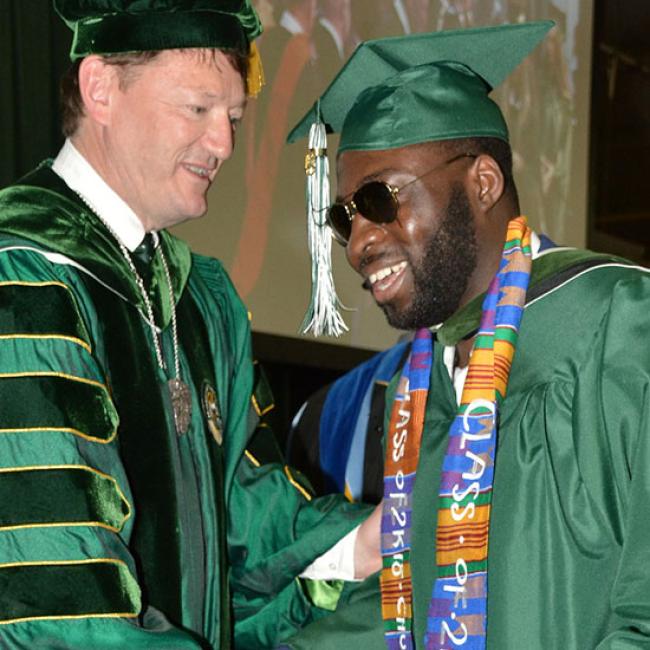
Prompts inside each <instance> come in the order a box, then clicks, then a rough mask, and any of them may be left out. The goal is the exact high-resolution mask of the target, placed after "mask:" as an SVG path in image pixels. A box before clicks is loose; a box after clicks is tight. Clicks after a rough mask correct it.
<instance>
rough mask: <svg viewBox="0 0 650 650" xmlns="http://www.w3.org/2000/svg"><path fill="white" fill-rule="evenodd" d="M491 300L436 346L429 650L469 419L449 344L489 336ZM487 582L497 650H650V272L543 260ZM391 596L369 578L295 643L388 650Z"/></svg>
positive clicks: (420, 590)
mask: <svg viewBox="0 0 650 650" xmlns="http://www.w3.org/2000/svg"><path fill="white" fill-rule="evenodd" d="M597 263H599V264H600V265H597V266H596V265H595V264H597ZM572 265H573V267H574V272H571V273H567V269H568V268H569V267H571V266H572ZM576 265H578V266H577V268H578V269H579V270H580V272H578V273H576V272H575V269H576ZM569 275H570V276H571V277H569ZM549 286H553V288H552V289H551V290H548V288H549ZM535 295H536V296H537V297H534V296H535ZM481 301H482V297H480V298H478V299H477V300H475V301H473V302H472V303H471V304H469V305H467V306H466V307H465V308H464V309H463V310H461V311H459V312H458V313H457V314H455V315H454V316H453V317H452V318H451V319H450V320H449V321H448V322H446V323H445V324H444V326H443V327H442V329H441V330H440V331H439V333H438V336H437V339H438V340H437V341H436V342H435V343H434V362H433V368H432V378H431V389H430V392H429V397H428V402H427V409H426V420H425V429H424V432H423V438H422V448H421V452H420V460H419V466H418V473H417V479H416V484H415V490H414V497H413V499H414V500H413V550H412V555H411V561H412V574H413V590H414V592H413V593H414V628H415V633H414V639H415V643H416V647H418V648H422V647H423V639H424V634H425V629H426V620H427V608H428V605H429V600H430V597H431V591H432V586H433V581H434V578H435V572H436V568H435V534H436V502H437V494H438V488H439V483H440V470H441V464H442V459H443V456H444V453H445V449H446V444H447V432H448V429H449V425H450V423H451V421H452V419H453V417H454V415H455V413H456V410H457V405H456V404H457V403H456V396H455V392H454V388H453V385H452V382H451V380H450V377H449V373H448V371H447V369H446V368H445V366H444V363H443V354H442V351H443V345H455V344H456V343H457V342H458V341H459V340H460V339H461V338H463V337H464V336H466V335H468V334H470V333H471V332H473V331H475V330H476V328H477V326H478V323H479V316H480V304H481ZM394 384H395V382H393V384H392V386H391V388H392V391H391V390H390V389H389V399H388V400H387V403H388V404H389V405H390V402H391V399H392V398H391V397H390V396H391V395H394V388H395V386H394ZM388 410H389V411H390V408H389V409H388ZM488 572H489V573H488V584H489V587H488V590H489V591H488V593H489V595H488V621H487V647H488V649H489V650H524V649H525V650H568V649H571V650H594V649H597V650H628V649H630V650H631V649H633V648H634V649H641V648H650V273H649V272H648V271H647V270H643V269H639V268H638V267H633V266H631V265H630V264H629V263H628V264H626V263H624V262H623V261H617V260H615V259H604V258H603V257H602V256H601V257H600V258H599V257H598V256H594V255H593V254H589V253H587V252H582V251H558V252H552V253H547V254H546V255H544V256H543V257H540V258H539V259H537V260H536V261H535V262H534V263H533V274H532V278H531V287H530V288H529V294H528V304H527V306H526V309H525V312H524V316H523V319H522V323H521V330H520V334H519V343H518V345H517V351H516V353H515V357H514V365H513V367H512V371H511V374H510V383H509V385H508V394H507V397H506V399H505V402H504V404H503V407H502V409H501V412H500V423H499V430H498V449H497V456H496V463H495V478H494V494H493V502H492V521H491V525H490V537H489V558H488ZM377 585H378V581H377V579H376V576H375V577H374V578H372V579H369V580H367V581H366V583H365V584H363V585H362V586H361V587H360V588H359V589H357V590H356V591H354V592H353V593H352V594H351V596H350V598H349V599H348V601H347V603H343V601H341V602H340V604H339V608H338V610H337V613H336V614H334V615H333V616H332V617H330V618H328V619H324V620H323V621H320V622H317V623H315V624H313V625H310V626H309V627H308V628H307V629H306V630H305V631H304V632H303V633H302V634H301V635H299V636H298V637H297V638H295V639H294V640H293V641H292V642H291V643H290V644H289V646H290V647H292V648H294V649H296V650H297V649H303V648H304V649H307V648H316V647H317V648H319V650H329V649H330V648H331V649H333V648H340V647H348V645H349V646H352V644H354V647H358V648H364V650H366V649H377V650H381V649H382V648H385V645H384V642H383V640H382V623H381V613H380V601H379V593H378V586H377ZM337 635H338V636H337ZM342 644H343V645H342ZM346 644H347V645H346ZM458 647H462V646H458Z"/></svg>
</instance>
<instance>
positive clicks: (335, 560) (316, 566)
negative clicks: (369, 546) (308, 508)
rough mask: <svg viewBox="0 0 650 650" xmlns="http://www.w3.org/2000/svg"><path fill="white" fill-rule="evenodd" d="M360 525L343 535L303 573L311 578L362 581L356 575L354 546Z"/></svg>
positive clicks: (305, 576) (304, 576) (303, 575)
mask: <svg viewBox="0 0 650 650" xmlns="http://www.w3.org/2000/svg"><path fill="white" fill-rule="evenodd" d="M359 528H360V526H357V527H356V528H355V529H354V530H351V531H350V532H349V533H348V534H347V535H346V536H345V537H342V538H341V539H340V540H339V541H338V542H336V544H334V546H332V548H330V550H329V551H326V552H325V553H323V555H321V556H320V557H318V558H316V559H315V560H314V561H313V562H312V563H311V564H310V565H309V566H308V567H307V568H306V569H305V570H304V571H303V572H302V573H301V574H300V577H301V578H309V579H310V580H347V581H348V582H360V580H358V579H357V578H355V577H354V546H355V544H356V543H357V534H358V533H359Z"/></svg>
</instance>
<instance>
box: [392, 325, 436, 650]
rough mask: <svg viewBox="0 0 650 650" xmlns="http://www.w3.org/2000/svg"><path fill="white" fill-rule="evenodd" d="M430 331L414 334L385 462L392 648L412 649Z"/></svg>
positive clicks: (399, 385)
mask: <svg viewBox="0 0 650 650" xmlns="http://www.w3.org/2000/svg"><path fill="white" fill-rule="evenodd" d="M431 361H432V348H431V332H430V331H429V330H428V329H426V328H425V329H421V330H418V331H417V332H416V333H415V337H414V339H413V344H412V346H411V354H410V355H409V358H408V359H407V361H406V364H405V365H404V371H403V372H402V376H401V377H400V380H399V384H398V386H397V392H396V394H395V401H394V402H393V410H392V412H391V418H390V425H389V429H388V437H387V439H386V463H385V465H384V501H383V506H382V518H381V553H382V557H383V567H382V570H381V576H380V583H381V611H382V617H383V619H384V638H385V639H386V645H387V646H388V648H389V649H391V650H404V649H405V648H409V649H411V648H413V647H414V646H413V635H412V633H411V625H412V620H413V612H412V599H413V598H412V587H411V562H410V555H411V506H412V498H413V486H414V484H415V470H416V469H417V464H418V457H419V454H420V440H421V438H422V427H423V425H424V410H425V407H426V403H427V395H428V393H429V380H430V377H431Z"/></svg>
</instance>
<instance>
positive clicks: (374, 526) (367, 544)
mask: <svg viewBox="0 0 650 650" xmlns="http://www.w3.org/2000/svg"><path fill="white" fill-rule="evenodd" d="M382 506H383V501H382V502H381V503H380V504H379V505H378V506H377V507H376V508H375V509H374V510H373V512H372V514H371V515H370V517H368V519H366V520H365V521H364V522H363V524H361V526H360V527H359V532H358V534H357V542H356V544H355V545H354V577H355V578H359V579H364V578H367V577H368V576H369V575H372V574H373V573H375V572H377V571H379V569H381V542H380V539H381V531H380V527H381V509H382Z"/></svg>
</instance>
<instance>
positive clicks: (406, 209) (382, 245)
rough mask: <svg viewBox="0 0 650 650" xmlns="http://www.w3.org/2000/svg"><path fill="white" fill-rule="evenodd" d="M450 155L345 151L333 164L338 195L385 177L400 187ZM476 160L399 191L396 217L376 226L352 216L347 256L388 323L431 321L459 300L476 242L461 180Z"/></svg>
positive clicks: (418, 149)
mask: <svg viewBox="0 0 650 650" xmlns="http://www.w3.org/2000/svg"><path fill="white" fill-rule="evenodd" d="M448 158H449V155H448V152H447V151H446V150H445V149H444V148H443V147H436V146H435V145H426V146H421V145H417V146H410V147H403V148H400V149H393V150H388V151H346V152H344V153H343V154H341V156H340V157H339V161H338V179H339V180H338V187H339V190H340V197H341V198H342V199H345V200H349V197H350V196H351V194H352V193H354V192H355V191H356V190H357V189H358V188H359V187H360V186H361V185H363V184H364V183H366V182H368V181H371V180H382V181H385V182H387V183H389V184H390V185H391V186H393V187H401V186H402V185H405V184H407V183H409V181H412V180H413V179H414V178H416V177H418V176H420V175H421V174H423V173H424V172H425V171H426V170H427V169H430V168H433V167H435V166H436V165H439V164H441V163H444V161H445V160H446V159H448ZM472 164H473V159H471V158H464V159H460V160H456V161H454V162H452V163H450V164H449V165H444V164H442V166H441V168H440V170H439V171H436V173H434V174H431V175H428V176H426V177H423V178H422V179H419V180H417V181H415V182H413V183H412V184H410V185H408V187H406V188H405V189H404V190H401V191H400V192H399V195H398V199H399V205H400V207H399V211H398V215H397V220H396V221H394V222H392V223H389V224H375V223H372V222H370V221H368V220H367V219H365V218H364V217H363V215H362V214H357V215H356V216H355V218H354V221H353V222H352V233H351V237H350V241H349V243H348V246H347V256H348V261H349V262H350V264H351V266H352V267H353V268H354V269H355V270H356V271H357V272H358V273H359V274H361V275H362V276H363V277H364V279H365V281H366V286H369V288H370V290H371V291H372V294H373V297H374V299H375V301H376V302H377V304H378V305H379V306H380V307H381V308H382V309H383V310H384V313H385V314H386V317H387V319H388V322H389V323H390V324H391V325H392V326H393V327H397V328H399V329H417V328H420V327H430V326H432V325H436V324H437V323H440V322H442V321H444V320H446V319H447V318H448V317H449V316H451V315H452V314H453V313H454V312H455V311H456V310H457V309H458V307H459V306H460V305H461V304H462V303H463V300H464V298H465V296H466V293H467V290H468V285H469V284H470V279H471V277H472V275H473V274H474V273H475V271H476V268H477V258H478V245H477V237H476V226H475V221H474V216H473V212H472V207H471V205H470V201H469V199H468V195H467V191H466V187H465V185H464V183H463V179H464V178H465V175H466V173H467V171H468V169H469V168H470V167H471V166H472Z"/></svg>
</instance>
